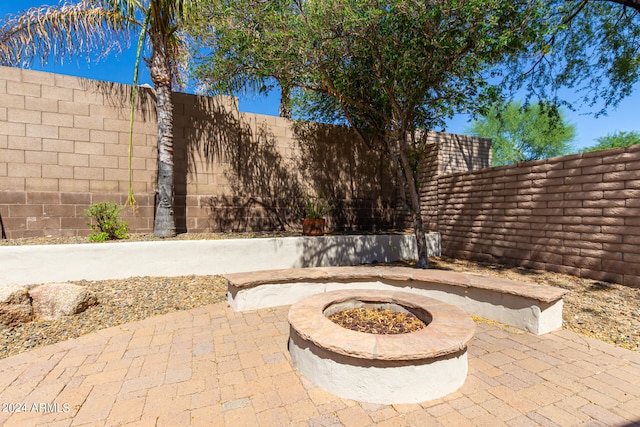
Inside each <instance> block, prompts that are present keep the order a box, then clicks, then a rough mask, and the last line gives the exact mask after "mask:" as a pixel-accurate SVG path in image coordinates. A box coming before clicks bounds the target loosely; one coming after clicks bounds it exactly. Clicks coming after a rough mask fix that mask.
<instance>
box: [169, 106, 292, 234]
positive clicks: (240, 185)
mask: <svg viewBox="0 0 640 427" xmlns="http://www.w3.org/2000/svg"><path fill="white" fill-rule="evenodd" d="M176 97H178V98H183V99H182V104H183V105H184V106H185V111H184V114H183V115H182V116H181V118H180V120H181V122H180V123H179V125H180V126H181V127H182V128H183V130H184V134H183V135H182V137H183V140H182V143H178V144H176V147H177V150H182V153H176V158H180V159H183V160H184V161H183V162H177V163H176V193H177V194H185V195H186V194H187V183H188V181H189V180H191V181H193V182H194V183H196V185H197V179H198V170H197V167H198V166H200V167H203V168H207V169H210V170H209V171H208V172H209V174H210V175H209V176H214V179H217V180H220V181H223V182H224V183H225V186H226V187H225V190H226V191H225V192H227V193H228V194H226V195H212V196H207V197H202V198H201V200H200V204H201V206H202V207H204V208H206V209H208V210H209V219H208V222H209V223H208V226H207V228H208V229H210V230H212V231H246V230H285V229H287V228H288V227H289V226H290V224H291V223H292V222H293V221H294V219H295V215H294V206H293V203H294V202H295V201H296V200H300V197H301V190H300V184H299V179H298V177H297V176H296V175H295V170H293V168H291V165H290V164H287V161H286V159H284V158H283V156H282V154H281V153H280V151H279V150H278V149H277V146H276V143H277V141H276V138H275V137H274V135H273V134H272V133H270V132H269V131H268V129H267V127H266V126H259V125H256V124H252V123H250V122H248V121H247V120H246V119H245V118H244V115H242V114H240V113H238V112H237V110H235V108H231V107H230V106H229V105H225V103H224V100H225V99H227V100H228V98H224V97H219V98H209V97H194V96H192V95H185V94H176ZM213 168H221V169H222V171H220V173H218V172H217V171H213ZM211 172H213V173H211ZM198 193H199V194H201V192H198Z"/></svg>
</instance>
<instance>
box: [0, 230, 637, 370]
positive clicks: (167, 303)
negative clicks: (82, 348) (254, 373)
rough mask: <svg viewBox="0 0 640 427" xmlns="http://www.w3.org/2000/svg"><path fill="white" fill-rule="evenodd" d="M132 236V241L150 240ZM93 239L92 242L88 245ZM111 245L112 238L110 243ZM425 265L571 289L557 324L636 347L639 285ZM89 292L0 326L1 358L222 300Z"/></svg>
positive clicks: (211, 290) (190, 285)
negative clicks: (49, 313)
mask: <svg viewBox="0 0 640 427" xmlns="http://www.w3.org/2000/svg"><path fill="white" fill-rule="evenodd" d="M287 235H295V234H294V233H278V234H274V233H241V234H233V235H228V234H222V233H216V234H183V235H180V236H178V237H177V238H179V239H202V238H209V239H221V238H229V237H236V238H250V237H273V236H287ZM155 239H156V238H154V237H153V236H151V235H145V234H139V235H132V236H131V240H136V241H139V240H155ZM84 242H86V239H84V238H81V237H72V238H50V237H43V238H34V239H15V240H5V241H0V245H29V244H45V243H48V244H56V243H84ZM94 244H95V243H94ZM110 244H117V243H110ZM430 261H431V268H439V269H446V270H453V271H466V272H471V273H478V274H483V275H486V276H493V277H502V278H508V279H515V280H522V281H527V282H534V283H539V284H544V285H551V286H557V287H560V288H564V289H568V290H569V291H570V292H569V293H568V294H567V295H565V298H564V313H563V317H564V327H565V328H567V329H571V330H573V331H575V332H578V333H580V334H583V335H587V336H590V337H593V338H597V339H599V340H602V341H605V342H609V343H614V344H616V345H619V346H621V347H625V348H628V349H631V350H635V351H640V301H639V298H638V297H639V296H640V289H636V288H629V287H625V286H621V285H616V284H611V283H604V282H599V281H594V280H588V279H580V278H576V277H573V276H569V275H564V274H557V273H551V272H545V271H534V270H528V269H524V268H518V267H506V266H502V265H491V264H481V263H476V262H471V261H463V260H453V259H447V258H442V257H439V258H432V259H431V260H430ZM72 283H75V284H79V285H82V286H86V287H87V288H89V289H90V290H92V291H94V292H95V293H96V294H97V295H98V298H99V299H100V304H99V305H97V306H94V307H91V308H89V309H88V310H87V311H85V312H84V313H81V314H79V315H77V316H72V317H67V318H65V319H62V320H57V321H34V322H31V323H27V324H24V325H20V326H17V327H14V328H10V329H4V330H0V358H4V357H8V356H11V355H14V354H18V353H21V352H24V351H28V350H31V349H33V348H36V347H40V346H43V345H47V344H53V343H56V342H59V341H63V340H67V339H70V338H75V337H78V336H81V335H84V334H87V333H90V332H92V331H95V330H98V329H102V328H107V327H110V326H116V325H120V324H123V323H127V322H132V321H136V320H141V319H144V318H146V317H150V316H155V315H159V314H165V313H169V312H172V311H176V310H189V309H191V308H195V307H199V306H202V305H206V304H213V303H217V302H220V301H224V300H225V292H226V284H225V283H224V279H222V278H221V277H220V276H182V277H133V278H129V279H125V280H101V281H79V282H72Z"/></svg>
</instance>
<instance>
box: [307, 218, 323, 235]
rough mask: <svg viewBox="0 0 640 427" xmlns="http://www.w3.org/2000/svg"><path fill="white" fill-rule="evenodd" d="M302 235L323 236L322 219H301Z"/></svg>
mask: <svg viewBox="0 0 640 427" xmlns="http://www.w3.org/2000/svg"><path fill="white" fill-rule="evenodd" d="M302 234H304V235H305V236H323V235H324V218H320V219H303V220H302Z"/></svg>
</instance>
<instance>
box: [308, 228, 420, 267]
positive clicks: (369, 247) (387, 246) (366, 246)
mask: <svg viewBox="0 0 640 427" xmlns="http://www.w3.org/2000/svg"><path fill="white" fill-rule="evenodd" d="M299 245H300V253H302V256H301V258H300V260H299V261H298V265H296V267H321V266H330V265H353V264H358V263H360V262H362V260H369V262H393V261H397V260H402V259H414V258H415V255H416V253H417V249H416V244H415V239H414V238H413V237H412V236H407V235H401V234H389V235H384V236H380V235H378V236H375V235H361V236H327V237H308V238H304V239H301V240H300V243H299Z"/></svg>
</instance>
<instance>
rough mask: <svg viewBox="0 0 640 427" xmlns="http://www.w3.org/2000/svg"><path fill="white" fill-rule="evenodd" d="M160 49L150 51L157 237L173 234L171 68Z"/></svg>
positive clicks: (155, 225) (154, 227) (155, 229)
mask: <svg viewBox="0 0 640 427" xmlns="http://www.w3.org/2000/svg"><path fill="white" fill-rule="evenodd" d="M160 51H161V49H153V52H152V55H151V61H150V66H149V70H150V74H151V80H152V81H153V84H154V86H155V89H156V98H157V114H158V181H157V189H156V213H155V221H154V224H153V234H154V235H155V236H158V237H173V236H175V235H176V224H175V218H174V215H173V100H172V99H171V71H170V70H171V68H170V66H169V64H168V61H167V60H166V58H164V57H163V55H161V54H160Z"/></svg>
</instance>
